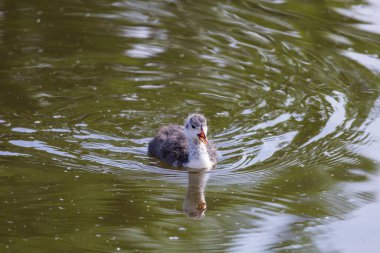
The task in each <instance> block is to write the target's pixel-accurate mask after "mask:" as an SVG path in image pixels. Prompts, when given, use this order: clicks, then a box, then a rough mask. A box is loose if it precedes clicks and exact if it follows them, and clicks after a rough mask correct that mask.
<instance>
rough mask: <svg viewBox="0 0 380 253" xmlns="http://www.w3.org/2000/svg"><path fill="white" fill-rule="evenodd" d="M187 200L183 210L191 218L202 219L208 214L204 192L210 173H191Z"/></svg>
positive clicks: (205, 171)
mask: <svg viewBox="0 0 380 253" xmlns="http://www.w3.org/2000/svg"><path fill="white" fill-rule="evenodd" d="M188 175H189V177H188V185H187V193H186V198H185V201H184V203H183V210H184V212H185V213H186V215H187V216H188V217H189V218H195V219H201V218H203V217H204V216H205V212H206V208H207V205H206V199H205V194H204V190H205V188H206V183H207V180H208V178H209V175H210V173H207V170H204V171H189V174H188Z"/></svg>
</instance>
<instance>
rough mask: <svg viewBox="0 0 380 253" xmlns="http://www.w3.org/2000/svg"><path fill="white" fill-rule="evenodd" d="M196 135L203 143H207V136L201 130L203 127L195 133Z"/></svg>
mask: <svg viewBox="0 0 380 253" xmlns="http://www.w3.org/2000/svg"><path fill="white" fill-rule="evenodd" d="M197 135H198V139H199V140H200V141H201V142H203V143H204V144H207V143H208V142H207V138H206V135H205V132H203V129H202V130H201V133H199V134H197Z"/></svg>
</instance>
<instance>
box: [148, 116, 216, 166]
mask: <svg viewBox="0 0 380 253" xmlns="http://www.w3.org/2000/svg"><path fill="white" fill-rule="evenodd" d="M202 133H203V134H204V135H202ZM206 134H207V121H206V118H205V117H204V116H203V115H201V114H192V115H190V116H189V117H188V118H187V119H186V121H185V127H181V126H178V125H173V124H170V125H168V126H164V127H161V128H160V129H159V130H158V132H157V134H156V136H155V137H154V138H153V139H152V140H151V141H150V142H149V147H148V153H149V154H150V155H153V156H156V157H158V158H160V159H161V160H163V161H165V162H166V163H168V164H171V165H174V166H183V167H187V165H190V167H191V166H193V167H194V166H195V168H198V167H199V168H200V166H206V167H210V165H211V166H212V165H214V164H215V163H216V149H215V147H214V145H213V144H212V143H211V142H210V141H207V139H206ZM203 144H204V145H203ZM205 150H207V155H206V156H205V152H206V151H205ZM205 157H206V158H205ZM202 159H203V160H202ZM205 159H206V160H208V159H209V160H208V161H209V162H207V161H204V160H205ZM194 162H195V163H196V165H194Z"/></svg>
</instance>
